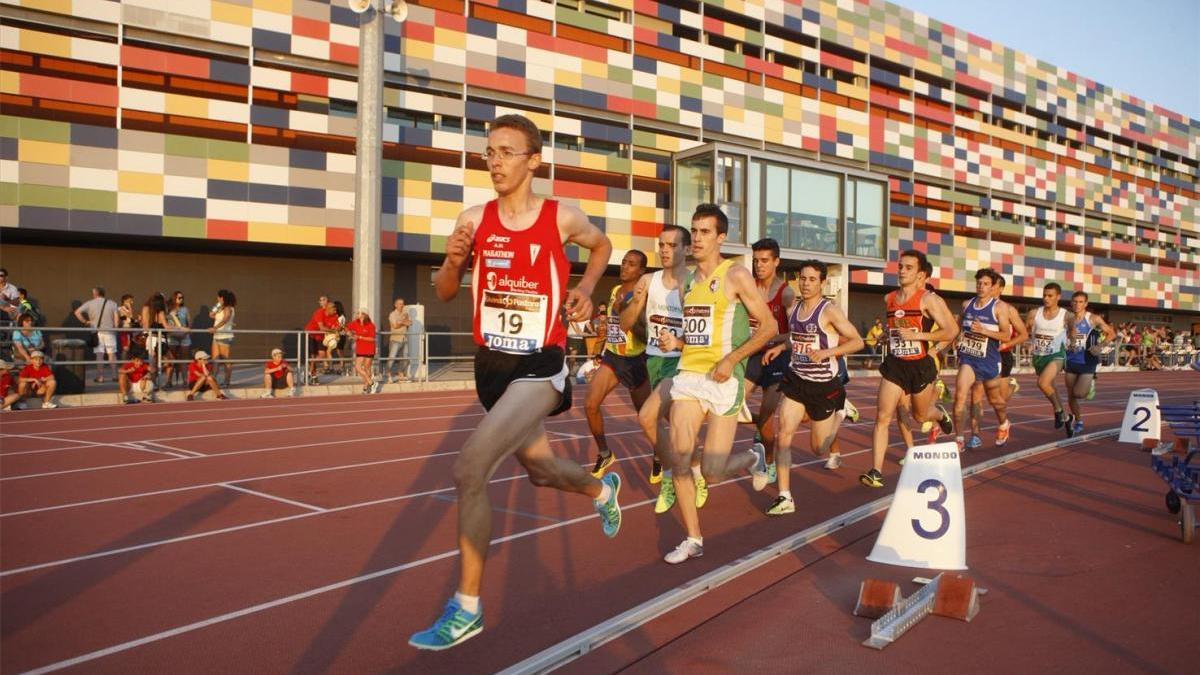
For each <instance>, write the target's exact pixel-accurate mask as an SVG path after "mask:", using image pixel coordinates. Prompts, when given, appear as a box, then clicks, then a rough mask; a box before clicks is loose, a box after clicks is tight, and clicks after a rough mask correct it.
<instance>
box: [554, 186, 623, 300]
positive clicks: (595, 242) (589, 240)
mask: <svg viewBox="0 0 1200 675" xmlns="http://www.w3.org/2000/svg"><path fill="white" fill-rule="evenodd" d="M558 231H559V233H560V234H561V235H562V241H563V243H564V244H565V243H567V242H571V243H573V244H575V245H576V246H578V247H580V248H586V249H587V250H588V264H587V269H585V270H584V271H583V278H581V279H580V280H579V283H578V284H576V285H575V288H572V289H571V290H569V291H567V304H566V309H567V318H568V319H570V320H571V321H582V320H583V319H586V318H591V316H592V292H593V291H595V290H596V282H597V281H599V280H600V277H602V276H604V270H605V269H606V268H608V261H609V259H610V258H611V257H612V242H610V241H609V240H608V237H607V236H606V235H605V234H604V232H602V231H601V230H600V228H598V227H596V226H595V225H593V224H592V222H591V221H590V220H588V219H587V216H585V215H584V214H583V211H580V210H579V207H576V206H571V205H569V204H559V205H558Z"/></svg>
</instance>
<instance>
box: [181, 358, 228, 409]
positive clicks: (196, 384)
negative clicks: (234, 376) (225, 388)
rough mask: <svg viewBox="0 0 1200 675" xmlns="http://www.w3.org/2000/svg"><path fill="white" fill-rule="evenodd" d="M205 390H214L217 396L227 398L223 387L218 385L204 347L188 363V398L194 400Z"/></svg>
mask: <svg viewBox="0 0 1200 675" xmlns="http://www.w3.org/2000/svg"><path fill="white" fill-rule="evenodd" d="M205 391H212V392H213V393H214V394H216V395H217V398H219V399H223V398H225V394H223V393H221V388H220V387H219V386H217V378H216V377H214V375H213V371H212V367H211V366H210V365H209V363H208V352H206V351H204V350H203V349H200V350H197V351H196V356H195V358H193V359H192V362H191V363H189V364H188V395H187V400H189V401H194V400H196V396H198V395H200V394H202V393H204V392H205Z"/></svg>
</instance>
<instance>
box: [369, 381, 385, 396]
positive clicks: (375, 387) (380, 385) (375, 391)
mask: <svg viewBox="0 0 1200 675" xmlns="http://www.w3.org/2000/svg"><path fill="white" fill-rule="evenodd" d="M380 389H383V383H382V382H375V383H374V384H372V385H371V393H372V394H378V393H379V390H380Z"/></svg>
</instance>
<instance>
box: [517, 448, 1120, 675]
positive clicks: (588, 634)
mask: <svg viewBox="0 0 1200 675" xmlns="http://www.w3.org/2000/svg"><path fill="white" fill-rule="evenodd" d="M1119 432H1120V428H1114V429H1105V430H1103V431H1094V432H1092V433H1089V434H1084V435H1082V436H1076V437H1074V438H1069V439H1063V440H1061V441H1054V442H1052V443H1044V444H1042V445H1037V446H1034V447H1032V448H1026V449H1024V450H1017V451H1015V452H1010V453H1008V454H1007V455H1001V456H999V457H993V458H992V459H989V460H986V461H983V462H979V463H978V464H972V465H971V466H968V467H964V468H963V470H962V475H963V478H968V477H970V476H974V475H976V474H980V473H983V472H985V471H989V470H991V469H994V468H997V467H1000V466H1004V465H1005V464H1010V463H1012V462H1016V461H1020V460H1022V459H1026V458H1028V457H1034V456H1036V455H1040V454H1043V453H1046V452H1050V451H1053V450H1058V449H1061V448H1066V447H1070V446H1072V445H1078V444H1080V443H1087V442H1089V441H1094V440H1099V439H1102V438H1108V437H1110V436H1116V435H1117V433H1119ZM892 497H893V495H891V494H889V495H887V496H885V497H880V498H879V499H876V500H874V501H871V502H867V503H866V504H863V505H861V506H859V507H857V508H854V509H851V510H849V511H846V512H844V513H841V514H839V515H836V516H834V517H833V518H830V519H828V520H825V521H823V522H821V523H817V524H816V525H813V526H812V527H809V528H807V529H805V530H802V531H800V532H797V533H796V534H793V535H790V536H788V537H785V538H783V539H780V540H779V541H777V542H775V543H774V544H771V545H769V546H765V547H763V548H761V549H759V550H757V551H754V552H753V553H749V554H747V555H744V556H742V557H741V558H738V559H737V560H734V561H732V562H729V563H727V564H725V565H723V566H721V567H719V568H717V569H715V570H713V571H711V572H709V573H707V574H705V575H703V576H701V577H698V578H696V579H693V580H692V581H690V582H688V583H686V584H683V585H682V586H677V587H676V588H673V589H671V590H669V591H667V592H666V593H663V594H661V595H659V596H658V597H655V598H651V599H650V600H647V601H646V602H643V603H642V604H640V605H638V606H637V607H634V608H632V609H629V610H627V611H625V612H622V613H621V614H618V615H617V616H614V617H612V618H611V619H608V620H607V621H604V622H602V623H599V624H596V625H595V626H592V627H591V628H588V629H587V630H585V631H583V632H581V633H578V634H576V635H574V636H572V637H570V638H567V639H566V640H563V641H562V642H559V643H558V644H556V645H553V646H551V647H548V648H547V649H544V650H542V651H540V652H538V653H537V654H534V655H533V656H530V657H529V658H527V659H525V660H523V661H520V662H518V663H514V664H513V665H511V666H509V667H507V668H505V669H504V670H502V671H500V675H518V674H520V675H524V674H525V673H546V672H550V671H552V670H555V669H557V668H560V667H562V666H564V665H566V664H568V663H570V662H571V661H574V660H575V659H577V658H579V657H581V656H583V655H585V654H587V653H588V652H590V651H592V650H594V649H596V648H597V647H600V646H602V645H604V644H606V643H608V642H610V641H612V640H615V639H617V638H619V637H621V636H622V635H625V634H626V633H629V632H631V631H633V630H635V629H637V628H639V627H641V626H642V625H644V624H646V623H649V622H650V621H653V620H654V619H657V618H658V617H660V616H662V615H664V614H666V613H667V612H670V611H672V610H674V609H678V608H679V607H680V606H681V605H683V604H685V603H687V602H690V601H692V600H694V599H696V598H698V597H700V596H701V595H704V594H705V593H708V592H709V591H711V590H713V589H715V588H717V587H719V586H722V585H724V584H726V583H728V582H730V581H733V580H734V579H737V578H738V577H740V576H742V575H744V574H748V573H749V572H752V571H754V570H756V569H758V568H759V567H762V566H763V565H766V564H767V563H769V562H771V561H773V560H774V559H775V558H777V557H779V556H781V555H785V554H788V553H790V552H792V551H795V550H796V549H799V548H802V547H804V546H807V545H809V544H811V543H812V542H814V541H816V540H818V539H821V538H822V537H825V536H827V535H830V534H833V533H834V532H837V531H838V530H841V529H843V528H845V527H848V526H850V525H853V524H855V523H857V522H859V521H862V520H865V519H867V518H870V517H871V516H873V515H875V514H877V513H879V512H881V511H883V510H885V509H887V508H888V506H890V505H891V503H892Z"/></svg>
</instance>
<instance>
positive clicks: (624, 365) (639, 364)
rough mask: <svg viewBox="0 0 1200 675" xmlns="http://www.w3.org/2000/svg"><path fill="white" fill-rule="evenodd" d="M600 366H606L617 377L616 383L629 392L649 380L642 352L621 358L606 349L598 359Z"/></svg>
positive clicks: (644, 356) (644, 355)
mask: <svg viewBox="0 0 1200 675" xmlns="http://www.w3.org/2000/svg"><path fill="white" fill-rule="evenodd" d="M600 365H602V366H608V368H609V370H611V371H613V373H614V374H615V375H616V376H617V381H618V382H620V383H621V384H622V385H624V386H625V388H626V389H629V390H633V389H637V388H638V387H640V386H642V384H643V383H644V382H646V381H647V380H649V379H650V374H649V373H648V372H647V371H646V354H645V353H644V352H643V353H641V354H638V355H637V356H621V355H619V354H614V353H612V352H610V351H608V350H607V349H606V350H604V356H603V357H601V359H600Z"/></svg>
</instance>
